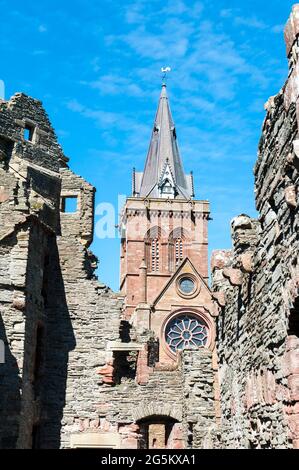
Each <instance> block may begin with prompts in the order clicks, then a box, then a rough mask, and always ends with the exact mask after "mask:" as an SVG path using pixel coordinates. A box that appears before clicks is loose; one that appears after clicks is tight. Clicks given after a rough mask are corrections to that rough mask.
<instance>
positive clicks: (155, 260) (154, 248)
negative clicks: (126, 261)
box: [150, 238, 160, 272]
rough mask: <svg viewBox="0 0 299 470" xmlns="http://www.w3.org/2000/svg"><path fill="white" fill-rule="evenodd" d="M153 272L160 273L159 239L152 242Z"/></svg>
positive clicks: (151, 264)
mask: <svg viewBox="0 0 299 470" xmlns="http://www.w3.org/2000/svg"><path fill="white" fill-rule="evenodd" d="M150 266H151V271H152V272H154V271H159V267H160V242H159V239H158V238H154V240H151V263H150Z"/></svg>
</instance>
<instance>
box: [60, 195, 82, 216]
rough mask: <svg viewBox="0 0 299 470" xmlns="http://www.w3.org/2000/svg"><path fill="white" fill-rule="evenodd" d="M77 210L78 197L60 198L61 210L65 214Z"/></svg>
mask: <svg viewBox="0 0 299 470" xmlns="http://www.w3.org/2000/svg"><path fill="white" fill-rule="evenodd" d="M77 210H78V197H77V196H65V197H63V198H62V200H61V212H64V213H66V214H74V213H76V212H77Z"/></svg>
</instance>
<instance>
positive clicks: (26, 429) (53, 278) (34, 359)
mask: <svg viewBox="0 0 299 470" xmlns="http://www.w3.org/2000/svg"><path fill="white" fill-rule="evenodd" d="M25 129H27V130H28V133H27V134H25V133H24V130H25ZM66 162H67V158H66V157H65V156H64V155H63V153H62V150H61V148H60V146H59V145H58V144H57V140H56V136H55V133H54V131H53V129H52V127H51V124H50V122H49V120H48V117H47V115H46V113H45V111H44V110H43V108H42V105H41V103H40V102H39V101H37V100H34V99H32V98H29V97H27V96H25V95H23V94H16V95H15V96H14V97H13V98H11V100H9V101H2V102H1V103H0V339H1V340H3V341H4V343H5V359H6V360H5V364H1V365H0V377H1V380H0V448H15V447H19V448H31V447H37V448H38V447H42V448H58V447H60V446H62V447H69V446H70V432H71V430H73V428H72V426H73V425H74V423H76V425H77V424H78V422H80V419H82V420H83V421H84V420H89V419H91V420H92V419H96V418H97V417H98V410H97V405H98V401H99V396H100V390H99V387H98V382H99V376H98V374H97V373H96V371H97V368H98V367H99V366H101V365H104V364H105V363H106V357H105V355H106V352H105V348H106V341H107V340H116V339H118V338H119V323H120V312H121V301H120V300H119V298H118V296H117V295H115V294H113V293H112V292H111V291H110V289H109V288H107V287H106V286H104V285H102V284H101V283H100V282H98V281H97V280H96V278H95V276H94V270H95V268H96V258H95V257H94V255H93V254H92V253H91V252H90V251H89V250H88V247H89V245H90V243H91V242H92V238H93V217H94V188H93V187H92V186H90V185H89V184H88V183H86V182H85V181H84V180H83V179H82V178H80V177H79V176H77V175H75V174H74V173H72V172H71V171H70V170H69V169H68V168H67V166H66ZM68 196H71V197H74V196H75V197H76V198H77V201H78V204H77V211H75V212H74V213H73V214H69V213H67V212H65V211H64V208H63V202H64V198H65V197H68Z"/></svg>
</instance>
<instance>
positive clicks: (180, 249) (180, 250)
mask: <svg viewBox="0 0 299 470" xmlns="http://www.w3.org/2000/svg"><path fill="white" fill-rule="evenodd" d="M189 238H190V237H189V233H188V231H187V230H185V229H184V228H183V227H176V228H175V229H174V230H173V231H172V232H171V233H170V235H169V238H168V269H169V271H170V272H174V271H175V270H176V269H177V268H178V267H179V266H180V264H181V263H182V261H183V260H184V259H185V257H186V256H187V253H186V241H187V240H189Z"/></svg>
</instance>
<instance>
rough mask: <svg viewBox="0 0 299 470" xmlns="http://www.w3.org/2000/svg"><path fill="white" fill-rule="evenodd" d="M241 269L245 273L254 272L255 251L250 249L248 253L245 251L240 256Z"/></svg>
mask: <svg viewBox="0 0 299 470" xmlns="http://www.w3.org/2000/svg"><path fill="white" fill-rule="evenodd" d="M239 261H240V265H241V270H242V271H243V272H244V273H248V274H250V273H252V272H253V253H252V252H251V251H248V252H247V253H243V254H242V255H240V257H239Z"/></svg>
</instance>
